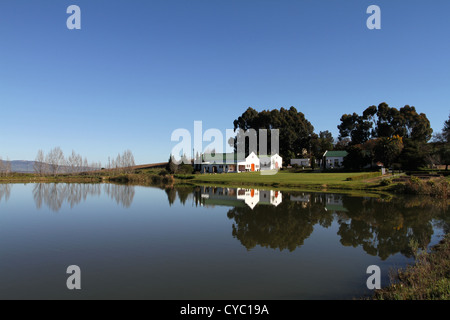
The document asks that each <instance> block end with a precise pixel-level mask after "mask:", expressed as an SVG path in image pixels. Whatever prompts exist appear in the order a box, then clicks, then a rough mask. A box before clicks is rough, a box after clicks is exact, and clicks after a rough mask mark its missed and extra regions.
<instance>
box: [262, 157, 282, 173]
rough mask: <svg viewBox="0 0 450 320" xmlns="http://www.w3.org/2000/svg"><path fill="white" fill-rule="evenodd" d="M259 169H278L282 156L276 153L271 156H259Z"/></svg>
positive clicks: (280, 165) (280, 166)
mask: <svg viewBox="0 0 450 320" xmlns="http://www.w3.org/2000/svg"><path fill="white" fill-rule="evenodd" d="M259 159H260V162H261V170H280V169H281V168H282V167H283V158H282V157H280V155H279V154H278V153H276V154H274V155H273V156H259Z"/></svg>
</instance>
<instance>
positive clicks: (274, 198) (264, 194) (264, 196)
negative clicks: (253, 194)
mask: <svg viewBox="0 0 450 320" xmlns="http://www.w3.org/2000/svg"><path fill="white" fill-rule="evenodd" d="M281 201H283V199H282V197H281V192H280V191H275V190H261V191H260V193H259V203H261V204H271V205H273V206H275V207H277V206H278V205H279V204H280V203H281Z"/></svg>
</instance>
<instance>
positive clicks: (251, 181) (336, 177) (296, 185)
mask: <svg viewBox="0 0 450 320" xmlns="http://www.w3.org/2000/svg"><path fill="white" fill-rule="evenodd" d="M379 175H380V174H379V173H377V172H372V173H361V172H356V173H348V172H347V173H343V172H339V173H291V172H283V171H281V172H279V173H277V174H275V175H263V174H260V173H258V172H245V173H232V174H200V175H198V174H197V175H191V176H189V177H185V180H188V181H189V182H190V183H192V184H207V185H212V184H213V185H222V186H234V187H236V186H238V187H240V186H256V187H271V188H277V189H279V188H283V189H302V190H365V191H372V192H373V191H375V192H383V191H387V189H388V187H386V186H382V185H380V181H379V180H378V178H379ZM187 178H190V179H187ZM372 180H373V181H372Z"/></svg>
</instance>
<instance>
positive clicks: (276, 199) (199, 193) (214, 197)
mask: <svg viewBox="0 0 450 320" xmlns="http://www.w3.org/2000/svg"><path fill="white" fill-rule="evenodd" d="M194 197H195V198H196V200H195V202H196V204H201V205H202V206H205V207H211V206H216V205H219V206H236V207H241V206H247V207H249V208H250V209H252V210H253V209H254V208H255V207H256V206H257V205H272V206H275V207H276V206H278V205H279V204H280V203H281V202H282V201H283V197H282V194H281V192H280V191H276V190H258V189H249V188H237V189H236V188H221V187H197V188H196V192H194Z"/></svg>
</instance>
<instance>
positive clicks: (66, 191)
mask: <svg viewBox="0 0 450 320" xmlns="http://www.w3.org/2000/svg"><path fill="white" fill-rule="evenodd" d="M104 186H105V187H104V189H103V190H104V192H105V193H106V194H108V195H109V196H110V197H111V198H112V199H115V200H116V202H117V203H118V204H122V205H123V206H124V207H129V206H130V205H131V203H132V202H133V198H134V187H133V186H128V185H113V184H106V185H104ZM101 193H102V185H101V184H64V183H38V184H35V186H34V188H33V197H34V202H35V204H36V207H37V208H38V209H40V208H41V207H42V204H45V205H46V206H47V207H48V208H50V209H51V210H52V211H59V210H60V209H61V207H62V205H63V204H64V202H67V203H68V204H69V205H70V207H71V208H73V207H74V206H75V205H77V204H79V203H80V202H81V201H86V199H87V197H88V196H100V195H101Z"/></svg>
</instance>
